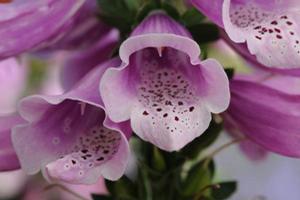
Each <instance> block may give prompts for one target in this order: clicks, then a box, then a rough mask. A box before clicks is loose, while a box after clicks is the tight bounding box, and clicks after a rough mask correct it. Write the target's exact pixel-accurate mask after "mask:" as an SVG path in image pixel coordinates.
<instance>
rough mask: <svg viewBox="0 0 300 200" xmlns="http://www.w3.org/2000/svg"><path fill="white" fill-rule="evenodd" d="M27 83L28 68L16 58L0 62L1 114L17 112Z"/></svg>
mask: <svg viewBox="0 0 300 200" xmlns="http://www.w3.org/2000/svg"><path fill="white" fill-rule="evenodd" d="M26 81H27V67H26V66H23V65H21V64H20V63H18V61H17V60H16V59H14V58H10V59H6V60H2V61H0V93H1V98H0V113H11V112H15V110H16V107H17V100H18V99H19V98H20V97H21V95H22V94H23V92H24V90H25V87H26Z"/></svg>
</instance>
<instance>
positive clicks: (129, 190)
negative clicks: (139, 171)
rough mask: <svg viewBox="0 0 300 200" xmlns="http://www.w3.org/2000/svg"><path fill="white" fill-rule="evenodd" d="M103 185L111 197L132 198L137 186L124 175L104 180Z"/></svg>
mask: <svg viewBox="0 0 300 200" xmlns="http://www.w3.org/2000/svg"><path fill="white" fill-rule="evenodd" d="M105 185H106V187H107V189H108V191H109V193H110V194H111V195H112V196H113V197H118V198H122V199H125V198H126V199H133V198H134V197H135V195H136V189H137V186H136V185H135V184H134V183H133V182H132V181H131V180H130V179H129V178H127V177H126V176H123V177H122V178H121V179H119V180H118V181H109V180H105Z"/></svg>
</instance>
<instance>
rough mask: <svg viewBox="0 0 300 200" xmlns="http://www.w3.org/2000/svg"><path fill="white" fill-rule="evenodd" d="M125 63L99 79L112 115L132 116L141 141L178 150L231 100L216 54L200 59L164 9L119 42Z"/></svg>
mask: <svg viewBox="0 0 300 200" xmlns="http://www.w3.org/2000/svg"><path fill="white" fill-rule="evenodd" d="M119 55H120V58H121V60H122V64H121V65H120V67H118V68H109V69H108V70H107V71H106V72H105V74H104V75H103V78H102V80H101V82H100V93H101V96H102V98H103V102H104V104H105V108H106V111H107V113H108V116H109V117H110V118H111V119H112V120H113V121H115V122H122V121H126V120H129V119H130V121H131V126H132V129H133V131H134V132H135V133H136V134H137V135H138V136H140V137H141V138H142V139H143V140H145V141H149V142H151V143H153V144H155V145H156V146H158V147H159V148H161V149H164V150H167V151H173V150H179V149H180V148H182V147H183V146H185V145H186V144H187V143H189V142H190V141H192V140H193V139H194V138H196V137H198V136H199V135H201V134H202V133H203V132H204V130H206V129H207V127H208V126H209V122H210V121H211V113H220V112H223V111H224V110H225V109H226V108H227V106H228V104H229V96H230V94H229V86H228V85H229V84H228V79H227V77H226V74H225V72H224V70H223V68H222V66H221V65H220V64H219V63H218V62H217V61H216V60H214V59H207V60H205V61H201V60H200V59H199V55H200V48H199V46H198V44H197V43H196V42H195V41H194V40H193V39H192V38H191V36H190V34H189V33H188V32H187V30H186V29H185V28H184V27H182V26H181V25H180V24H178V23H177V22H175V21H174V20H173V19H171V18H170V17H168V16H167V15H166V14H164V13H163V12H160V11H156V12H153V13H151V14H150V15H149V16H148V17H147V18H146V19H145V20H144V21H143V22H142V23H141V24H140V25H139V26H138V27H137V28H136V29H135V30H134V31H133V32H132V34H131V36H130V37H129V38H128V39H127V40H126V41H124V42H123V44H122V45H121V47H120V53H119Z"/></svg>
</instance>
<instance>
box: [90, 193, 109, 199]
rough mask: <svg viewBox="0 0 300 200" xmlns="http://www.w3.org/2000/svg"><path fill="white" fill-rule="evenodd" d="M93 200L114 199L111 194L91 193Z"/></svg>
mask: <svg viewBox="0 0 300 200" xmlns="http://www.w3.org/2000/svg"><path fill="white" fill-rule="evenodd" d="M92 198H93V200H114V199H113V197H111V196H106V195H96V194H92Z"/></svg>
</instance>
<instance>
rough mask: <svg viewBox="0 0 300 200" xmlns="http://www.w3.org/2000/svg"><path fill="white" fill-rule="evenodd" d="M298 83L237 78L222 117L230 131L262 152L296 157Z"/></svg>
mask: <svg viewBox="0 0 300 200" xmlns="http://www.w3.org/2000/svg"><path fill="white" fill-rule="evenodd" d="M299 83H300V79H299V78H296V77H289V76H275V75H272V74H267V75H266V74H263V73H260V75H257V74H256V75H244V76H237V77H236V78H235V79H233V80H232V81H231V82H230V89H231V102H230V106H229V108H228V110H227V111H226V112H225V113H224V118H225V122H226V123H227V127H231V128H229V131H230V130H235V131H236V132H239V134H245V135H246V136H247V137H248V138H249V139H251V140H252V141H253V142H255V143H257V144H258V145H260V146H262V147H263V148H265V149H267V150H270V151H273V152H276V153H279V154H282V155H286V156H291V157H300V150H299V145H300V139H299V129H300V123H299V120H300V106H299V101H300V91H299Z"/></svg>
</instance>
